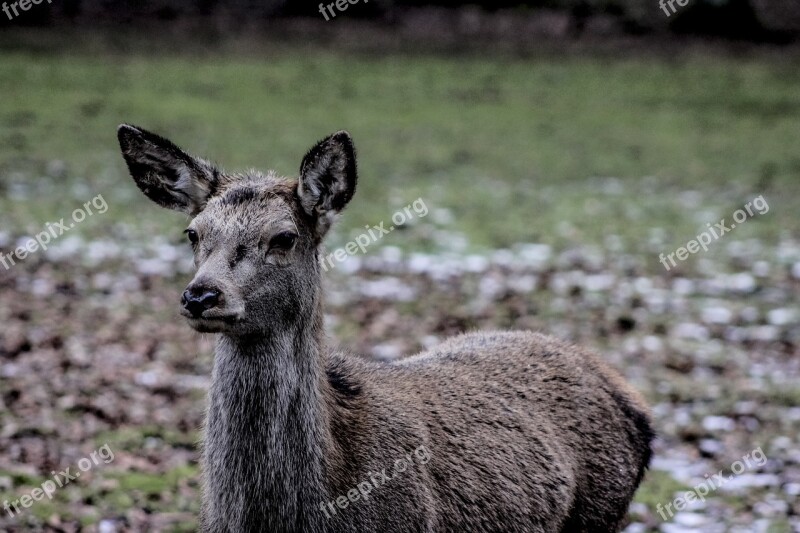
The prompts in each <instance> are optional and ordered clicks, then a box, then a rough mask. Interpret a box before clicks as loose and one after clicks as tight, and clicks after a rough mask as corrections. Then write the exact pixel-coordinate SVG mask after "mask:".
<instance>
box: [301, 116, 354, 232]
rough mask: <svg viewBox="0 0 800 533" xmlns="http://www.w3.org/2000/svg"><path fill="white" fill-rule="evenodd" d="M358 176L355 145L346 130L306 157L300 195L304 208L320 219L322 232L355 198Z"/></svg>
mask: <svg viewBox="0 0 800 533" xmlns="http://www.w3.org/2000/svg"><path fill="white" fill-rule="evenodd" d="M357 179H358V178H357V172H356V152H355V147H354V146H353V139H352V138H351V137H350V134H349V133H347V132H346V131H340V132H339V133H334V134H333V135H331V136H330V137H328V138H327V139H325V140H324V141H322V142H320V143H319V144H317V145H316V146H315V147H314V148H312V149H311V150H310V151H309V152H308V154H306V156H305V157H304V158H303V164H302V165H301V166H300V181H299V183H298V185H297V195H298V197H299V198H300V203H301V205H302V207H303V210H305V212H306V213H308V214H309V215H311V216H314V217H316V218H317V224H318V228H319V231H320V234H321V235H324V234H325V232H327V230H328V229H329V228H330V226H331V223H332V222H333V218H334V217H335V215H336V214H338V213H339V212H341V211H342V210H343V209H344V208H345V206H346V205H347V203H348V202H349V201H350V200H351V199H352V198H353V194H355V192H356V181H357Z"/></svg>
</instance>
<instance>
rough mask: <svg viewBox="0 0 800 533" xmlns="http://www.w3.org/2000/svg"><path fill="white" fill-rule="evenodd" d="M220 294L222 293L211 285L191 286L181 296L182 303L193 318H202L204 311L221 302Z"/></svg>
mask: <svg viewBox="0 0 800 533" xmlns="http://www.w3.org/2000/svg"><path fill="white" fill-rule="evenodd" d="M220 296H221V293H220V292H219V291H218V290H217V289H214V288H211V287H203V286H199V287H192V286H189V288H187V289H186V290H185V291H184V292H183V296H181V304H182V305H183V307H184V308H185V309H186V310H187V311H189V313H190V314H191V315H192V317H193V318H200V317H201V316H202V315H203V311H207V310H208V309H212V308H214V307H216V306H217V305H218V304H219V300H220Z"/></svg>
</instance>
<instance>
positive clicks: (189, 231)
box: [184, 229, 200, 246]
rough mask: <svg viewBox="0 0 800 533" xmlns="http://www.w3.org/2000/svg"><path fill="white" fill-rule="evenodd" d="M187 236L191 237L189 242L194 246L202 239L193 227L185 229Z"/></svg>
mask: <svg viewBox="0 0 800 533" xmlns="http://www.w3.org/2000/svg"><path fill="white" fill-rule="evenodd" d="M184 233H185V234H186V236H187V237H189V242H190V243H192V246H194V245H195V244H197V241H198V240H200V239H199V237H198V236H197V232H196V231H195V230H193V229H187V230H185V231H184Z"/></svg>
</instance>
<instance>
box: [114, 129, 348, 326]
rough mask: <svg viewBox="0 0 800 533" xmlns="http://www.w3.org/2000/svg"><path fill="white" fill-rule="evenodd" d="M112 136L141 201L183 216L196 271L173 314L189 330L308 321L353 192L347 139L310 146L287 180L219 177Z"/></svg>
mask: <svg viewBox="0 0 800 533" xmlns="http://www.w3.org/2000/svg"><path fill="white" fill-rule="evenodd" d="M118 138H119V143H120V148H121V149H122V155H123V156H124V158H125V161H126V163H127V164H128V169H129V170H130V173H131V176H132V177H133V179H134V181H135V182H136V184H137V185H138V187H139V188H140V189H141V190H142V191H143V192H144V193H145V195H147V197H148V198H150V199H151V200H153V201H154V202H155V203H157V204H159V205H160V206H162V207H166V208H169V209H173V210H175V211H180V212H183V213H185V214H187V215H189V217H190V218H191V222H190V223H189V225H188V228H187V229H186V230H185V233H186V235H187V239H188V240H189V243H190V245H191V247H192V249H193V251H194V259H195V265H196V267H197V273H196V274H195V277H194V279H193V280H192V282H191V283H189V285H188V286H187V287H186V290H185V291H184V293H183V295H182V297H181V306H182V307H181V314H183V316H185V317H186V318H187V319H188V321H189V323H190V324H191V326H192V327H193V328H195V329H196V330H198V331H201V332H222V333H226V334H229V335H250V334H264V333H268V332H269V331H274V330H276V329H278V328H280V329H286V328H289V327H291V325H292V324H293V323H296V322H297V321H298V319H299V318H302V317H309V316H311V315H312V314H313V311H314V309H315V306H316V304H317V302H318V300H319V296H318V292H319V283H320V279H319V278H320V265H319V260H318V253H319V252H318V249H319V246H320V243H321V241H322V239H323V238H324V237H325V234H326V233H327V232H328V230H329V229H330V227H331V224H332V223H333V220H334V218H335V217H336V215H337V214H338V213H340V212H341V211H342V210H343V209H344V208H345V206H346V205H347V203H348V202H349V201H350V199H351V198H352V197H353V194H354V192H355V189H356V179H357V178H356V158H355V149H354V147H353V141H352V139H351V137H350V135H349V134H348V133H347V132H345V131H341V132H339V133H336V134H334V135H331V136H330V137H328V138H327V139H325V140H323V141H321V142H320V143H319V144H317V145H316V146H314V147H313V148H312V149H311V150H310V151H309V152H308V154H307V155H306V156H305V158H303V162H302V164H301V167H300V177H299V178H297V179H294V180H292V179H284V178H280V177H278V176H277V175H276V174H275V173H274V172H269V173H267V174H263V173H260V172H257V171H251V172H247V173H242V174H229V173H225V172H224V171H222V170H220V169H219V168H217V167H216V166H214V165H212V164H211V163H209V162H207V161H205V160H202V159H199V158H196V157H193V156H191V155H189V154H187V153H186V152H184V151H183V150H181V149H180V148H178V147H177V146H176V145H174V144H173V143H172V142H170V141H168V140H167V139H164V138H162V137H160V136H158V135H155V134H153V133H150V132H148V131H145V130H144V129H142V128H138V127H135V126H131V125H127V124H124V125H122V126H120V127H119V130H118Z"/></svg>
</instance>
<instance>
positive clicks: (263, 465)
mask: <svg viewBox="0 0 800 533" xmlns="http://www.w3.org/2000/svg"><path fill="white" fill-rule="evenodd" d="M119 136H120V145H121V147H122V151H123V155H124V156H125V159H126V161H127V162H128V166H129V168H130V170H131V174H132V175H133V177H134V179H135V180H136V182H137V184H139V186H140V188H142V190H143V191H144V192H145V193H146V194H147V195H148V196H149V197H150V198H151V199H153V200H154V201H156V202H157V203H159V204H161V205H163V206H165V207H169V208H172V209H176V210H179V211H183V212H184V213H187V214H189V215H191V216H193V217H194V219H193V220H192V223H191V224H190V230H191V234H190V236H192V237H193V238H195V239H196V244H195V245H194V248H195V258H196V262H197V266H198V272H197V275H196V276H195V278H194V280H193V281H192V283H191V284H190V285H189V287H188V288H187V293H185V294H184V298H185V299H186V298H188V299H189V300H191V299H192V298H195V299H198V300H197V302H199V301H200V300H199V299H200V298H206V297H207V296H208V295H213V296H214V298H213V300H208V301H206V300H204V301H203V302H204V307H202V308H200V307H195V308H192V306H191V305H189V304H188V303H185V305H184V309H183V311H182V312H183V313H184V315H185V316H187V318H188V319H189V322H190V324H191V325H192V326H193V327H194V328H195V329H197V330H199V331H206V332H216V333H219V334H220V336H219V342H218V346H217V352H216V357H215V363H214V372H213V376H212V386H211V390H210V393H209V411H208V420H207V425H206V438H205V446H204V452H203V465H204V486H205V494H204V501H203V512H202V517H201V524H202V529H203V530H205V531H220V532H221V531H236V532H239V531H287V532H288V531H313V532H326V531H327V532H332V533H333V532H335V533H338V532H351V531H352V532H363V531H393V532H394V531H396V532H406V531H407V532H421V531H422V532H461V531H465V532H466V531H468V532H493V531H504V532H541V533H550V532H558V531H562V532H565V533H566V532H569V533H571V532H603V531H618V530H619V529H620V528H621V527H622V525H623V520H624V517H625V514H626V511H627V507H628V504H629V502H630V500H631V498H632V497H633V493H634V492H635V490H636V488H637V486H638V485H639V483H640V481H641V479H642V476H643V474H644V471H645V468H646V467H647V465H648V463H649V460H650V454H651V451H650V444H651V440H652V438H653V433H652V430H651V428H650V422H649V418H648V414H647V407H646V406H645V403H644V401H643V400H642V399H641V397H640V396H639V395H638V394H637V393H636V392H635V391H633V390H631V389H630V388H629V387H628V386H627V384H626V383H625V382H624V380H623V379H622V377H621V376H620V375H619V374H618V373H617V372H615V371H614V370H612V369H611V368H609V367H608V366H607V365H605V364H604V363H603V362H602V361H601V360H600V359H599V358H598V357H597V356H595V355H593V354H591V353H589V352H587V351H585V350H583V349H581V348H578V347H576V346H572V345H569V344H566V343H563V342H561V341H558V340H556V339H553V338H550V337H547V336H544V335H541V334H537V333H530V332H476V333H469V334H465V335H461V336H459V337H456V338H453V339H450V340H448V341H446V342H444V343H443V344H441V345H440V346H439V347H437V348H436V349H434V350H431V351H429V352H426V353H423V354H419V355H416V356H413V357H411V358H408V359H405V360H402V361H399V362H396V363H393V364H378V363H367V362H364V361H362V360H360V359H359V358H355V357H351V356H348V355H346V354H338V353H330V352H329V351H328V349H327V348H326V346H325V341H324V337H323V325H322V316H323V314H322V303H323V301H322V290H321V288H320V286H321V268H320V264H319V246H320V242H321V241H322V239H323V238H324V236H325V234H326V232H327V231H328V229H329V228H330V225H331V223H332V221H333V219H334V217H335V215H336V214H338V213H339V212H340V211H341V210H342V209H343V208H344V207H345V205H346V204H347V202H348V201H349V200H350V198H351V197H352V195H353V193H354V192H355V186H356V167H355V152H354V149H353V146H352V141H351V139H350V137H349V135H348V134H346V133H344V132H340V133H338V134H336V135H333V136H331V137H329V138H328V139H326V140H325V141H323V142H321V143H320V144H318V145H317V146H315V147H314V148H313V149H312V150H311V151H310V152H309V154H308V155H307V156H306V158H305V159H304V161H303V164H302V166H301V175H300V178H299V180H296V181H294V180H284V179H281V178H278V177H277V176H275V175H274V174H268V175H263V174H260V173H256V172H251V173H247V174H243V175H231V174H225V173H223V172H220V171H219V170H217V169H216V168H214V167H213V166H211V165H210V164H208V163H206V162H204V161H202V160H197V159H194V158H192V157H191V156H188V155H187V154H185V153H184V152H182V151H180V149H178V148H177V147H175V145H173V144H172V143H169V141H166V140H165V139H162V138H161V137H158V136H156V135H153V134H151V133H148V132H146V131H144V130H142V129H140V128H135V127H132V126H122V127H121V128H120V132H119ZM287 235H288V237H287ZM287 243H291V246H289V244H287ZM186 301H187V300H185V302H186ZM197 302H195V304H196V305H199V303H197ZM212 304H213V305H212ZM421 450H424V451H425V456H426V457H427V458H428V459H429V460H428V461H424V462H423V461H415V460H414V458H415V456H414V455H413V454H412V451H416V452H417V454H418V455H417V459H419V452H420V451H421ZM403 458H405V459H406V460H407V463H409V464H410V465H409V467H408V468H407V469H406V470H405V471H403V472H399V471H398V472H396V475H395V476H394V477H393V479H391V481H390V482H388V483H386V484H385V485H379V484H378V483H377V482H374V483H373V488H372V489H371V492H369V493H367V494H366V495H367V496H368V499H364V498H363V495H364V494H363V493H362V494H361V496H359V497H355V494H356V493H358V492H359V491H358V490H357V489H358V488H359V487H366V485H365V483H366V482H367V481H369V480H375V479H376V478H375V476H376V473H377V472H381V471H383V470H389V471H392V472H394V470H392V469H393V466H395V467H397V465H398V463H397V461H398V460H402V459H403ZM398 468H399V467H398ZM330 502H339V504H336V503H334V504H331V503H330ZM345 503H346V505H345ZM342 507H345V508H342Z"/></svg>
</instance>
